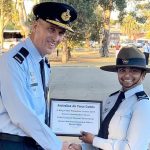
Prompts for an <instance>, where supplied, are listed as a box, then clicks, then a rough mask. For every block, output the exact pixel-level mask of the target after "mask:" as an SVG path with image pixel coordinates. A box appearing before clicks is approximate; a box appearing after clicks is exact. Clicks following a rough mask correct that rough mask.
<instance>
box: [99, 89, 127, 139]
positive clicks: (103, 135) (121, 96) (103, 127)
mask: <svg viewBox="0 0 150 150" xmlns="http://www.w3.org/2000/svg"><path fill="white" fill-rule="evenodd" d="M124 98H125V96H124V92H120V94H119V96H118V98H117V101H116V103H115V105H114V106H113V108H112V109H111V110H110V112H109V113H108V114H107V116H106V117H105V119H104V120H103V122H102V124H101V128H100V131H99V133H98V136H99V137H101V138H105V139H107V138H108V127H109V123H110V121H111V119H112V117H113V115H114V114H115V112H116V111H117V109H118V107H119V105H120V103H121V102H122V100H123V99H124Z"/></svg>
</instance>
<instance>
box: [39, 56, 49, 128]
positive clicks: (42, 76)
mask: <svg viewBox="0 0 150 150" xmlns="http://www.w3.org/2000/svg"><path fill="white" fill-rule="evenodd" d="M44 63H45V61H44V59H42V60H41V61H40V71H41V79H42V84H43V91H44V98H45V104H46V110H45V123H46V124H47V125H48V126H49V119H48V118H49V117H48V100H47V89H46V85H45V69H44Z"/></svg>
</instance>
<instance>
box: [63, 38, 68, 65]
mask: <svg viewBox="0 0 150 150" xmlns="http://www.w3.org/2000/svg"><path fill="white" fill-rule="evenodd" d="M62 44H63V49H62V63H67V61H68V48H67V38H64V41H63V42H62Z"/></svg>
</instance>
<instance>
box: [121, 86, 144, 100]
mask: <svg viewBox="0 0 150 150" xmlns="http://www.w3.org/2000/svg"><path fill="white" fill-rule="evenodd" d="M143 90H144V89H143V85H142V84H140V85H137V86H135V87H134V88H132V89H130V90H128V91H126V92H125V93H124V95H125V99H127V98H129V97H131V96H133V95H135V93H137V92H140V91H143Z"/></svg>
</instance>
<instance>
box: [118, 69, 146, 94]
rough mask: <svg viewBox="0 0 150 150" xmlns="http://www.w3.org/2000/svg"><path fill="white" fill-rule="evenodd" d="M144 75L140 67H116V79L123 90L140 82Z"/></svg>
mask: <svg viewBox="0 0 150 150" xmlns="http://www.w3.org/2000/svg"><path fill="white" fill-rule="evenodd" d="M144 77H145V73H144V72H143V71H142V70H141V69H138V68H130V67H122V68H118V80H119V82H120V84H121V85H122V88H123V89H124V90H125V91H126V90H129V89H131V88H133V87H134V86H136V85H138V84H140V83H141V82H142V81H143V80H144Z"/></svg>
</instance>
